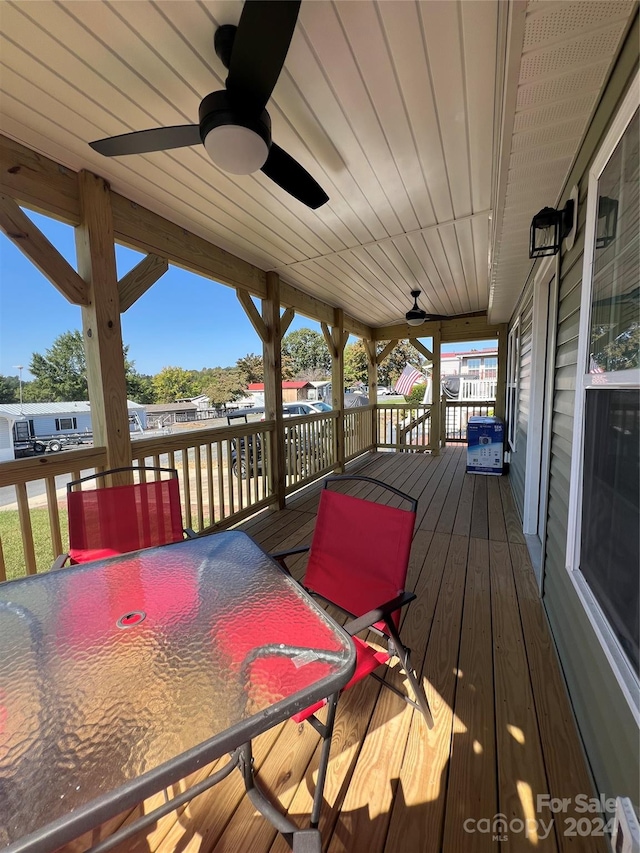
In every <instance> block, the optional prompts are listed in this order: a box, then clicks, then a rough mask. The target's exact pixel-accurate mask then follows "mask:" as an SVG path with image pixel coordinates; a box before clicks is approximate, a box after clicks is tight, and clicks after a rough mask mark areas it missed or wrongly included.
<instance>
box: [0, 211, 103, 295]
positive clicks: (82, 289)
mask: <svg viewBox="0 0 640 853" xmlns="http://www.w3.org/2000/svg"><path fill="white" fill-rule="evenodd" d="M0 228H2V230H3V231H4V233H5V234H6V235H7V237H8V238H9V240H11V242H12V243H13V245H14V246H17V248H18V249H20V251H21V252H22V254H23V255H26V257H27V258H29V260H30V261H31V263H32V264H33V265H34V266H35V267H37V268H38V269H39V270H40V272H41V273H42V275H44V276H45V278H48V279H49V281H50V282H51V284H52V285H53V286H54V287H55V288H56V290H59V291H60V293H61V294H62V295H63V296H64V298H65V299H68V300H69V302H71V303H72V304H73V305H87V304H88V302H89V296H88V293H87V285H86V284H85V283H84V281H83V280H82V278H81V277H80V276H79V275H78V273H77V272H76V271H75V270H74V269H73V267H72V266H71V264H70V263H69V262H68V261H67V260H66V259H65V258H63V257H62V255H61V254H60V252H59V251H58V250H57V249H56V248H55V246H53V245H52V244H51V243H50V242H49V241H48V240H47V238H46V237H45V236H44V234H43V233H42V231H40V229H39V228H38V226H37V225H35V224H34V223H33V222H32V221H31V220H30V219H29V217H28V216H27V215H26V213H24V211H22V210H21V209H20V208H19V207H18V205H17V204H16V203H15V201H14V200H13V199H12V198H10V197H9V196H7V195H0Z"/></svg>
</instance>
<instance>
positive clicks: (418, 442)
mask: <svg viewBox="0 0 640 853" xmlns="http://www.w3.org/2000/svg"><path fill="white" fill-rule="evenodd" d="M376 409H377V414H378V447H388V448H393V449H394V450H396V451H397V452H413V453H416V452H422V453H424V452H426V451H428V450H433V445H432V435H431V409H432V406H431V405H422V404H412V405H409V404H408V403H405V404H402V405H398V404H393V403H388V404H386V405H385V404H378V405H377V406H376Z"/></svg>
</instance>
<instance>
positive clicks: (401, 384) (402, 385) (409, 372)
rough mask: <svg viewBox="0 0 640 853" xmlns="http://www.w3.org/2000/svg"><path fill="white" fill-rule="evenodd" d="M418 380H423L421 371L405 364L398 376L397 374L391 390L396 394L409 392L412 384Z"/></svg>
mask: <svg viewBox="0 0 640 853" xmlns="http://www.w3.org/2000/svg"><path fill="white" fill-rule="evenodd" d="M420 381H422V382H424V376H423V375H422V373H420V371H419V370H417V369H416V368H415V367H412V366H411V365H410V364H407V365H406V367H405V369H404V370H403V371H402V373H401V374H400V376H398V380H397V382H396V384H395V385H394V386H393V390H394V391H395V392H396V394H410V393H411V389H412V388H413V386H414V385H415V384H416V383H417V382H420Z"/></svg>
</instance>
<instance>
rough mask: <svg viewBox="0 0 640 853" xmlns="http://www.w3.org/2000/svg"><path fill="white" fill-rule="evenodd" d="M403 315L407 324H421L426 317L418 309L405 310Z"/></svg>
mask: <svg viewBox="0 0 640 853" xmlns="http://www.w3.org/2000/svg"><path fill="white" fill-rule="evenodd" d="M405 316H406V318H407V323H408V324H409V326H421V325H422V324H423V323H424V321H425V319H426V316H425V313H424V311H420V310H418V311H407V313H406V315H405Z"/></svg>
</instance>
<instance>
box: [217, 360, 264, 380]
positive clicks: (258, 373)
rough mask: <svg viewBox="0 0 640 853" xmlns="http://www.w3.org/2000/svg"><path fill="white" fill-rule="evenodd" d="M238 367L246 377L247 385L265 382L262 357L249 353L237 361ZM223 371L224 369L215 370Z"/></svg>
mask: <svg viewBox="0 0 640 853" xmlns="http://www.w3.org/2000/svg"><path fill="white" fill-rule="evenodd" d="M236 367H237V368H238V370H239V371H240V372H241V373H242V374H243V375H244V377H245V381H246V383H247V385H249V384H250V383H252V382H264V362H263V360H262V356H261V355H255V353H252V352H250V353H247V355H245V356H244V357H243V358H239V359H238V360H237V361H236ZM214 369H215V370H221V369H222V368H214Z"/></svg>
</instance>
